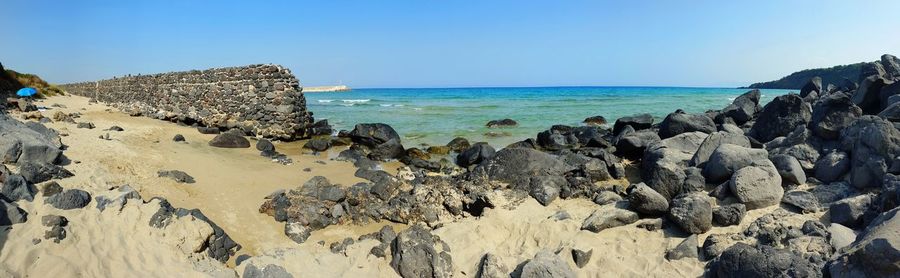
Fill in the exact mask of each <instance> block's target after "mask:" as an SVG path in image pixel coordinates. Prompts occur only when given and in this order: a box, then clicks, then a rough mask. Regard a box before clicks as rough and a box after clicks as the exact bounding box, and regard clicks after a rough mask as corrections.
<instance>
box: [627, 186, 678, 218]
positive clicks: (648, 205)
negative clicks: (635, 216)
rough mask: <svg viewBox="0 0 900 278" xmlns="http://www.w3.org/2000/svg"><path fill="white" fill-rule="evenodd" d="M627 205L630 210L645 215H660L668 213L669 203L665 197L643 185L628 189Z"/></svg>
mask: <svg viewBox="0 0 900 278" xmlns="http://www.w3.org/2000/svg"><path fill="white" fill-rule="evenodd" d="M617 196H618V195H617ZM628 203H629V205H630V206H631V209H633V210H634V211H637V212H638V213H641V214H645V215H662V214H664V213H666V212H667V211H669V201H668V200H666V197H663V195H660V194H659V193H658V192H656V190H653V188H650V187H649V186H647V185H646V184H644V183H638V184H635V185H632V186H631V187H629V188H628Z"/></svg>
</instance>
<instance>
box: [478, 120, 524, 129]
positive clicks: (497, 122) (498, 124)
mask: <svg viewBox="0 0 900 278" xmlns="http://www.w3.org/2000/svg"><path fill="white" fill-rule="evenodd" d="M518 124H519V123H517V122H516V121H515V120H513V119H502V120H492V121H489V122H488V123H487V124H486V125H484V126H486V127H488V128H497V127H511V126H516V125H518Z"/></svg>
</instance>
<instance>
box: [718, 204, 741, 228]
mask: <svg viewBox="0 0 900 278" xmlns="http://www.w3.org/2000/svg"><path fill="white" fill-rule="evenodd" d="M745 214H747V206H745V205H744V204H741V203H736V204H730V205H724V206H720V207H717V208H715V209H713V222H714V223H716V224H718V225H720V226H731V225H737V224H741V220H743V219H744V215H745Z"/></svg>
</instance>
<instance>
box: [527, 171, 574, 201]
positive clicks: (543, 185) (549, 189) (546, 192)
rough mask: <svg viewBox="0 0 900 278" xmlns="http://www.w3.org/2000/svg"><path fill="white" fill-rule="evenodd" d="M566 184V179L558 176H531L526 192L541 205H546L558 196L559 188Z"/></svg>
mask: <svg viewBox="0 0 900 278" xmlns="http://www.w3.org/2000/svg"><path fill="white" fill-rule="evenodd" d="M566 185H568V181H566V179H565V178H563V177H560V176H539V177H533V178H531V184H530V186H529V187H530V188H529V190H528V193H529V194H530V195H531V197H532V198H534V199H535V200H537V201H538V202H539V203H541V205H544V206H547V205H549V204H550V203H552V202H553V200H556V198H557V197H559V192H560V190H561V188H563V187H564V186H566Z"/></svg>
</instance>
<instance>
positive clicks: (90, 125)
mask: <svg viewBox="0 0 900 278" xmlns="http://www.w3.org/2000/svg"><path fill="white" fill-rule="evenodd" d="M76 127H77V128H86V129H94V123H90V122H85V123H78V125H77V126H76Z"/></svg>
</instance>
